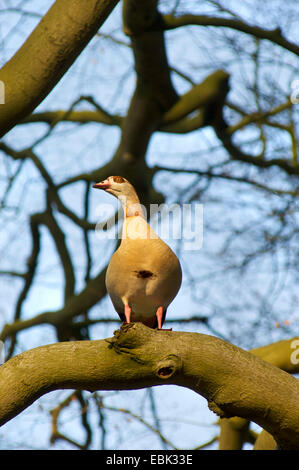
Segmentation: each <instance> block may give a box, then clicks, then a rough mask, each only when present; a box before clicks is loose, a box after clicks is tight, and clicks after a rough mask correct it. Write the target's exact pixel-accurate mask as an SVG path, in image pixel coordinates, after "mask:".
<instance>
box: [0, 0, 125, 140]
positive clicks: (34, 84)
mask: <svg viewBox="0 0 299 470" xmlns="http://www.w3.org/2000/svg"><path fill="white" fill-rule="evenodd" d="M117 3H118V0H101V1H98V0H88V1H87V0H68V1H67V2H65V1H64V0H56V2H55V3H54V5H53V6H52V7H51V8H50V10H49V11H48V12H47V14H46V15H45V16H44V17H43V18H42V20H41V21H40V23H39V24H38V25H37V27H36V28H35V29H34V31H33V32H32V33H31V35H30V36H29V37H28V39H27V40H26V42H25V43H24V44H23V45H22V47H21V48H20V49H19V50H18V51H17V52H16V53H15V54H14V56H13V57H12V58H11V59H10V60H9V61H8V62H7V63H6V64H5V65H4V66H3V67H2V69H1V70H0V80H1V81H2V82H3V83H4V85H5V105H2V107H1V111H2V113H1V115H0V137H2V136H3V135H4V134H5V133H6V132H8V131H9V130H10V129H11V128H12V127H13V126H14V125H15V124H17V123H18V122H19V121H20V120H21V119H23V118H24V117H25V116H26V115H27V114H29V113H31V112H32V111H33V110H34V109H35V108H36V106H37V105H39V104H40V103H41V101H43V99H44V98H45V97H46V96H47V95H48V94H49V93H50V91H51V90H52V89H53V88H54V86H55V85H56V84H57V83H58V82H59V80H60V79H61V77H62V76H63V75H64V74H65V72H66V71H67V70H68V69H69V68H70V66H71V65H72V64H73V62H74V61H75V59H76V58H77V57H78V55H79V54H80V53H81V52H82V50H83V49H84V48H85V46H86V45H87V44H88V42H89V41H90V40H91V38H92V37H93V36H94V34H95V33H96V32H97V30H98V29H99V27H100V26H101V25H102V24H103V23H104V21H105V20H106V18H107V17H108V16H109V14H110V13H111V11H112V10H113V8H114V7H115V5H116V4H117Z"/></svg>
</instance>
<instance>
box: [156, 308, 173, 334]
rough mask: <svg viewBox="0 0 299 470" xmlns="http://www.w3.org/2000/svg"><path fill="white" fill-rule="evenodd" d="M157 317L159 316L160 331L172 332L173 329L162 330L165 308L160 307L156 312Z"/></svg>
mask: <svg viewBox="0 0 299 470" xmlns="http://www.w3.org/2000/svg"><path fill="white" fill-rule="evenodd" d="M156 316H157V320H158V330H162V331H172V328H162V320H163V307H158V309H157V311H156Z"/></svg>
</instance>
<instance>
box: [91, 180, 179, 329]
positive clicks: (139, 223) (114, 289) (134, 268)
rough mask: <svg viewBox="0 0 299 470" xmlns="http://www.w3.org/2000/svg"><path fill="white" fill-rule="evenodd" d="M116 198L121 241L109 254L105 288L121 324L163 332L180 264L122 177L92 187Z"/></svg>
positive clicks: (130, 186) (177, 287) (177, 281)
mask: <svg viewBox="0 0 299 470" xmlns="http://www.w3.org/2000/svg"><path fill="white" fill-rule="evenodd" d="M93 187H94V188H98V189H103V190H104V191H106V192H107V193H110V194H112V195H113V196H115V197H117V198H118V199H119V200H120V202H121V204H122V208H123V211H124V224H123V229H122V240H121V244H120V246H119V248H118V249H117V250H116V251H115V253H114V254H113V255H112V257H111V260H110V263H109V265H108V269H107V273H106V287H107V291H108V294H109V296H110V298H111V300H112V303H113V306H114V308H115V310H116V311H117V313H118V315H119V316H120V319H121V320H122V321H123V322H127V323H130V321H133V322H141V323H144V325H146V326H148V327H150V328H158V329H162V325H163V323H164V321H165V315H166V310H167V307H168V305H169V304H170V302H171V301H172V300H173V299H174V298H175V296H176V295H177V293H178V291H179V288H180V286H181V281H182V270H181V266H180V262H179V260H178V258H177V257H176V255H175V254H174V252H173V251H172V250H171V249H170V248H169V246H168V245H167V244H166V243H164V242H163V241H162V240H161V238H159V237H158V235H157V234H156V233H155V232H154V231H153V230H152V229H151V227H150V226H149V225H148V223H147V222H146V219H145V216H144V214H143V211H142V206H141V205H140V201H139V198H138V196H137V193H136V191H135V189H134V187H133V186H132V185H131V184H130V183H129V181H127V180H126V179H125V178H123V177H121V176H109V178H107V179H105V180H104V181H101V182H100V183H96V184H94V185H93Z"/></svg>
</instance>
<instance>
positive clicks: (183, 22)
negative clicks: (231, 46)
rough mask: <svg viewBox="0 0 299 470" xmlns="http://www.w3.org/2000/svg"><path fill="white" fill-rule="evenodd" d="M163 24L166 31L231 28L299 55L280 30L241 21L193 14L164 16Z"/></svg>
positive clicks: (297, 49)
mask: <svg viewBox="0 0 299 470" xmlns="http://www.w3.org/2000/svg"><path fill="white" fill-rule="evenodd" d="M163 23H164V29H167V30H169V29H174V28H179V27H181V26H190V25H198V26H215V27H221V28H231V29H235V30H236V31H240V32H242V33H247V34H250V35H251V36H254V37H256V38H259V39H267V40H268V41H271V42H273V43H275V44H277V45H279V46H281V47H283V48H284V49H287V50H288V51H290V52H293V53H294V54H296V55H299V46H297V44H294V43H293V42H291V41H288V40H287V39H286V38H285V37H284V36H282V34H281V30H280V28H276V29H272V30H268V29H263V28H260V27H258V26H252V25H249V24H248V23H245V21H242V20H240V19H232V18H219V17H216V16H207V15H192V14H190V15H182V16H177V17H175V16H173V15H164V16H163Z"/></svg>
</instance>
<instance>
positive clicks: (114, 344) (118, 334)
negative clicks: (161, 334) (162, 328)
mask: <svg viewBox="0 0 299 470" xmlns="http://www.w3.org/2000/svg"><path fill="white" fill-rule="evenodd" d="M156 335H157V331H155V330H152V329H151V328H148V327H147V326H145V325H143V324H142V323H139V322H138V323H124V324H123V325H122V326H121V327H120V329H119V330H116V331H114V337H113V338H107V339H106V341H107V342H108V343H109V348H111V349H114V351H115V352H117V353H118V354H127V355H128V356H130V358H131V359H134V360H135V361H136V362H139V363H141V364H144V363H145V361H144V360H143V359H141V358H140V354H141V349H142V347H143V346H145V345H146V343H148V342H150V341H151V339H152V337H155V336H156ZM139 353H140V354H139Z"/></svg>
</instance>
